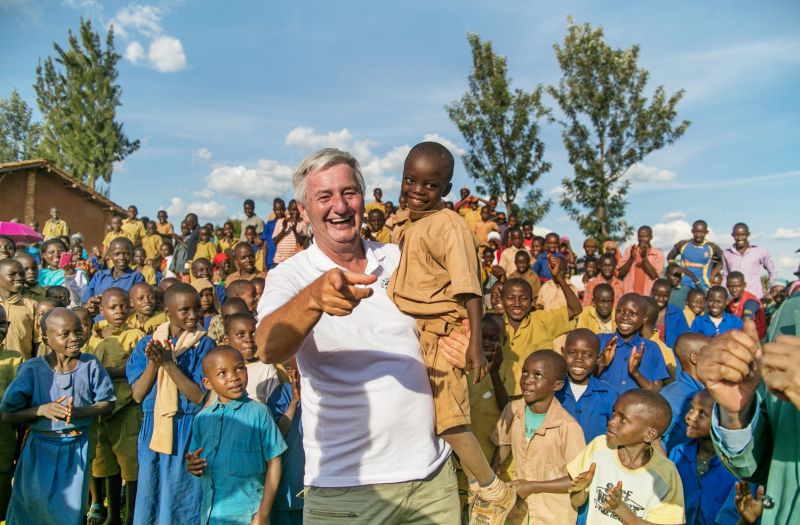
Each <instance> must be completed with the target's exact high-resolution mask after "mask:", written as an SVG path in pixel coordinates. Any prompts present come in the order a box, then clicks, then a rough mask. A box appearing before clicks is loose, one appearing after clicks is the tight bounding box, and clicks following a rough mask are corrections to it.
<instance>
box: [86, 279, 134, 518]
mask: <svg viewBox="0 0 800 525" xmlns="http://www.w3.org/2000/svg"><path fill="white" fill-rule="evenodd" d="M100 311H101V313H102V314H103V318H104V319H105V321H102V322H101V323H102V324H101V323H98V324H97V325H96V326H95V329H94V331H93V332H91V339H90V341H89V349H88V353H90V354H92V355H94V356H95V357H97V359H98V360H99V361H100V363H101V364H102V365H103V367H105V369H106V371H107V372H108V374H109V376H110V377H111V380H112V381H113V383H114V396H115V397H116V398H117V401H116V404H115V405H114V410H113V412H112V413H111V414H109V415H108V416H105V417H103V418H100V419H99V420H98V421H96V422H95V423H94V424H92V426H91V427H90V428H89V431H90V432H91V433H92V436H93V437H94V439H93V440H92V442H93V443H94V444H95V450H94V452H95V454H94V460H93V461H92V471H91V472H92V477H93V483H95V484H96V485H95V487H94V490H92V504H91V508H90V510H89V512H90V513H93V512H94V513H96V514H102V513H103V511H104V509H103V499H104V498H103V496H102V494H103V493H105V497H106V498H107V499H108V522H109V523H122V515H121V509H122V501H121V490H122V483H123V482H124V483H125V509H126V513H127V519H126V520H125V522H126V523H131V522H132V520H133V515H134V506H135V501H136V480H137V479H138V477H139V464H138V462H137V438H138V435H139V432H138V430H139V424H140V423H139V422H140V421H141V415H142V410H141V407H140V406H139V404H138V403H136V401H134V399H133V393H132V392H131V386H130V385H129V384H128V381H127V378H126V377H125V364H126V363H127V361H128V358H129V357H130V355H131V352H132V351H133V349H134V347H135V346H136V344H137V343H138V342H139V340H140V339H142V338H143V337H144V336H145V333H144V332H142V331H141V330H138V329H136V328H131V327H130V326H128V324H127V320H128V319H129V318H130V315H129V314H130V301H129V299H128V294H126V293H125V290H123V289H122V288H115V287H112V288H109V289H107V290H106V291H104V292H103V295H102V296H101V298H100ZM134 431H135V432H134Z"/></svg>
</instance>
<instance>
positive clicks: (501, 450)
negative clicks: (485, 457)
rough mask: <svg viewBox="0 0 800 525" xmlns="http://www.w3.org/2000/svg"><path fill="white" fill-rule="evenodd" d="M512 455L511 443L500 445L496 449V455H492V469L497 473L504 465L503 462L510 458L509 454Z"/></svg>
mask: <svg viewBox="0 0 800 525" xmlns="http://www.w3.org/2000/svg"><path fill="white" fill-rule="evenodd" d="M510 455H511V445H498V447H497V448H496V449H495V451H494V457H492V470H493V471H494V472H495V474H496V473H497V472H498V471H499V470H500V467H502V466H503V463H505V462H506V460H508V456H510Z"/></svg>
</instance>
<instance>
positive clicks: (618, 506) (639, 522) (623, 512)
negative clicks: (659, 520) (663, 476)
mask: <svg viewBox="0 0 800 525" xmlns="http://www.w3.org/2000/svg"><path fill="white" fill-rule="evenodd" d="M605 508H606V509H607V510H612V511H614V513H615V514H616V515H617V517H619V520H620V521H621V522H622V525H656V524H654V523H653V522H652V521H647V520H645V519H642V518H640V517H638V516H636V514H634V513H633V511H631V509H630V508H629V507H628V505H626V504H625V502H623V501H622V482H621V481H620V482H618V483H617V485H616V486H615V487H612V488H610V489H609V490H608V494H607V495H606V503H605ZM676 525H677V524H676Z"/></svg>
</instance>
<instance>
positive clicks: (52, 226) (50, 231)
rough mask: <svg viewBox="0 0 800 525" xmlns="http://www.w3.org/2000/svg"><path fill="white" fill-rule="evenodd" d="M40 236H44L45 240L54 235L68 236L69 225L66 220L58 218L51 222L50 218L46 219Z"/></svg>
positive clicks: (52, 237)
mask: <svg viewBox="0 0 800 525" xmlns="http://www.w3.org/2000/svg"><path fill="white" fill-rule="evenodd" d="M42 237H44V240H45V241H47V240H49V239H54V238H56V237H69V225H67V221H65V220H63V219H58V220H57V221H56V222H53V220H52V219H47V222H45V223H44V226H43V227H42Z"/></svg>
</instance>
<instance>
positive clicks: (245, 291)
mask: <svg viewBox="0 0 800 525" xmlns="http://www.w3.org/2000/svg"><path fill="white" fill-rule="evenodd" d="M227 286H228V288H227V291H228V297H229V298H230V297H238V298H239V299H241V300H243V301H244V302H245V304H246V305H247V310H248V311H249V312H250V313H251V314H253V315H255V314H256V310H257V309H258V295H257V292H256V286H255V285H254V284H253V282H252V281H247V280H244V279H237V280H235V281H232V282H231V283H230V284H228V285H227Z"/></svg>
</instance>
